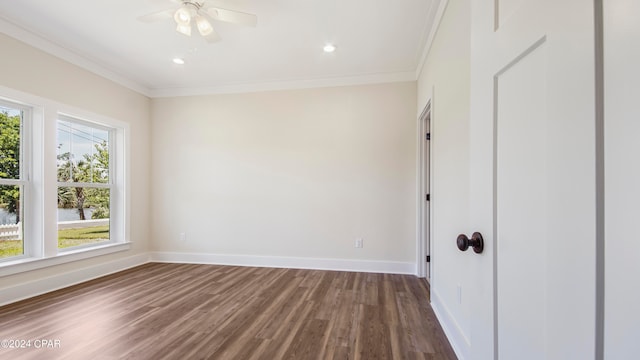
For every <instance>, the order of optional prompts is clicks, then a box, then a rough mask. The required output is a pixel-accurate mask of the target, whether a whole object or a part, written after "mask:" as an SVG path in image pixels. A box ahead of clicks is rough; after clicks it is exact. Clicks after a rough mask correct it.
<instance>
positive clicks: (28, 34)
mask: <svg viewBox="0 0 640 360" xmlns="http://www.w3.org/2000/svg"><path fill="white" fill-rule="evenodd" d="M0 32H1V33H3V34H5V35H7V36H10V37H12V38H14V39H17V40H18V41H21V42H23V43H25V44H27V45H30V46H32V47H34V48H36V49H38V50H41V51H44V52H46V53H48V54H50V55H53V56H55V57H58V58H60V59H62V60H64V61H67V62H69V63H71V64H73V65H76V66H78V67H80V68H82V69H84V70H87V71H89V72H92V73H94V74H96V75H99V76H101V77H103V78H105V79H107V80H111V81H113V82H115V83H116V84H119V85H122V86H124V87H126V88H128V89H130V90H133V91H135V92H138V93H140V94H142V95H145V96H149V94H150V90H149V88H148V87H146V86H144V85H141V84H139V83H137V82H135V81H132V80H131V79H129V78H127V77H126V76H122V75H120V74H117V73H115V72H114V71H111V70H109V69H107V68H106V67H104V66H102V65H99V64H98V63H96V62H95V61H94V60H92V59H89V58H86V57H84V56H82V55H80V54H78V53H76V52H74V51H73V50H70V49H67V48H65V47H63V46H61V45H59V44H56V43H54V42H52V41H50V40H47V39H45V38H44V37H43V36H41V35H39V34H36V33H34V32H32V31H30V30H27V29H25V28H23V27H21V26H20V25H17V24H15V23H13V22H11V20H9V19H7V18H5V17H3V16H0Z"/></svg>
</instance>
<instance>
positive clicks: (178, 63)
mask: <svg viewBox="0 0 640 360" xmlns="http://www.w3.org/2000/svg"><path fill="white" fill-rule="evenodd" d="M173 63H174V64H177V65H184V59H183V58H179V57H177V58H173Z"/></svg>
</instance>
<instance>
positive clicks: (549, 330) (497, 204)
mask: <svg viewBox="0 0 640 360" xmlns="http://www.w3.org/2000/svg"><path fill="white" fill-rule="evenodd" d="M593 8H594V4H593V2H592V1H585V0H561V1H559V0H472V12H471V14H472V15H471V22H472V27H471V31H472V35H471V46H472V49H471V54H472V59H471V64H472V65H471V99H472V100H471V120H470V121H471V125H470V126H471V127H470V134H471V139H470V149H471V153H470V159H471V169H470V171H471V188H470V201H471V227H472V228H471V229H468V230H469V232H473V231H479V232H481V233H482V234H483V236H484V239H485V241H486V247H485V250H484V253H483V254H480V255H475V254H474V255H471V254H464V255H465V256H468V259H469V261H471V262H472V263H473V264H472V267H473V269H474V271H473V274H472V275H470V276H473V277H475V278H477V280H478V281H477V284H479V285H478V286H477V288H476V289H475V294H477V298H476V299H475V300H474V304H473V310H472V311H473V315H472V322H471V324H472V325H471V338H470V339H469V342H470V346H471V354H472V355H471V357H472V358H474V359H492V358H493V359H505V360H511V359H518V360H524V359H535V360H539V359H593V358H594V354H595V350H594V347H595V338H596V335H595V311H596V310H595V244H596V240H595V239H596V232H595V219H596V211H595V210H596V207H595V204H596V195H595V194H596V187H595V182H596V180H595V162H596V157H595V141H594V139H595V106H594V101H595V90H594V89H595V82H594V76H595V75H594V74H595V65H594V64H595V60H594V25H593V24H594V10H593ZM468 235H471V234H468Z"/></svg>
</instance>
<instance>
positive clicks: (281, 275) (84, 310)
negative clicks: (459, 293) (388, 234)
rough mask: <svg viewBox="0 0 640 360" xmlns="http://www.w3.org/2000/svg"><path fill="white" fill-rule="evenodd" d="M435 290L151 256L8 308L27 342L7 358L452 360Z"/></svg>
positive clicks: (2, 313)
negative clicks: (432, 298) (432, 302)
mask: <svg viewBox="0 0 640 360" xmlns="http://www.w3.org/2000/svg"><path fill="white" fill-rule="evenodd" d="M427 299H428V290H427V287H426V285H425V282H424V281H423V280H420V279H418V278H415V277H413V276H407V275H388V274H370V273H351V272H338V271H316V270H295V269H272V268H252V267H233V266H214V265H193V264H160V263H150V264H146V265H143V266H139V267H136V268H133V269H130V270H126V271H123V272H120V273H117V274H113V275H109V276H106V277H103V278H100V279H96V280H93V281H89V282H86V283H83V284H80V285H76V286H73V287H69V288H66V289H63V290H59V291H56V292H53V293H49V294H46V295H43V296H39V297H36V298H33V299H29V300H25V301H22V302H19V303H15V304H11V305H8V306H5V307H0V340H1V339H14V340H24V341H25V342H23V343H13V344H12V345H14V347H15V346H24V347H25V348H21V349H4V348H0V359H91V360H101V359H153V360H156V359H242V360H244V359H269V360H271V359H296V360H301V359H455V358H456V357H455V355H454V353H453V351H452V349H451V347H450V345H449V343H448V342H447V340H446V338H445V336H444V334H443V332H442V329H441V328H440V325H439V324H438V322H437V320H436V318H435V315H434V314H433V311H432V310H431V308H430V306H429V304H428V300H427ZM26 341H30V344H27V343H26ZM56 341H57V342H56ZM7 345H11V344H8V343H7V342H6V341H3V343H2V347H6V346H7Z"/></svg>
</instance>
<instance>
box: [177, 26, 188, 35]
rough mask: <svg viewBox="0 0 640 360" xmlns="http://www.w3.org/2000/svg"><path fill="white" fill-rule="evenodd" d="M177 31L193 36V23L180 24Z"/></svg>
mask: <svg viewBox="0 0 640 360" xmlns="http://www.w3.org/2000/svg"><path fill="white" fill-rule="evenodd" d="M176 31H177V32H179V33H180V34H183V35H187V36H191V25H182V24H178V26H177V27H176Z"/></svg>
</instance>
